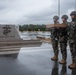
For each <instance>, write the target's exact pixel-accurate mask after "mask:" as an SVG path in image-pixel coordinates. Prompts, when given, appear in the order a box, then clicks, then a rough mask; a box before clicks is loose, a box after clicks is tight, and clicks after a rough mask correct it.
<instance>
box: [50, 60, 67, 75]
mask: <svg viewBox="0 0 76 75" xmlns="http://www.w3.org/2000/svg"><path fill="white" fill-rule="evenodd" d="M51 75H67V66H66V65H65V64H64V65H62V68H61V70H60V74H59V65H58V62H57V61H55V62H54V65H53V68H52V72H51Z"/></svg>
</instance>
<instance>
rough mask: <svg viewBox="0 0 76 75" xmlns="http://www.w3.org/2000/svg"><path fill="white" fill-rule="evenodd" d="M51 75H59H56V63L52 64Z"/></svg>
mask: <svg viewBox="0 0 76 75" xmlns="http://www.w3.org/2000/svg"><path fill="white" fill-rule="evenodd" d="M51 75H59V74H58V62H57V61H56V62H54V65H53V68H52V73H51Z"/></svg>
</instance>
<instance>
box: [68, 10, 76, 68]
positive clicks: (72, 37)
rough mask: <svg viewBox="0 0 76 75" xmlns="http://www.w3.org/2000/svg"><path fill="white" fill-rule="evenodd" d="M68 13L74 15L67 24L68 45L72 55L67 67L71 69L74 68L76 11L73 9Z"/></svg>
mask: <svg viewBox="0 0 76 75" xmlns="http://www.w3.org/2000/svg"><path fill="white" fill-rule="evenodd" d="M70 15H71V16H72V15H74V16H75V17H74V18H72V22H70V24H69V26H68V35H69V46H70V51H71V55H72V64H71V65H69V66H68V67H69V68H71V69H73V68H76V11H73V12H72V13H71V14H70Z"/></svg>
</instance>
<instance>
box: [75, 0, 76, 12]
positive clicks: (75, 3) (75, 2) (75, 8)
mask: <svg viewBox="0 0 76 75" xmlns="http://www.w3.org/2000/svg"><path fill="white" fill-rule="evenodd" d="M75 11H76V0H75Z"/></svg>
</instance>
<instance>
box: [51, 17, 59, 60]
mask: <svg viewBox="0 0 76 75" xmlns="http://www.w3.org/2000/svg"><path fill="white" fill-rule="evenodd" d="M53 19H56V20H58V19H59V18H58V16H54V18H53ZM54 24H59V22H58V21H56V22H54ZM51 40H52V47H53V50H54V57H55V59H56V58H57V57H58V53H59V50H58V29H57V28H51ZM51 59H52V60H53V58H51Z"/></svg>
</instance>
